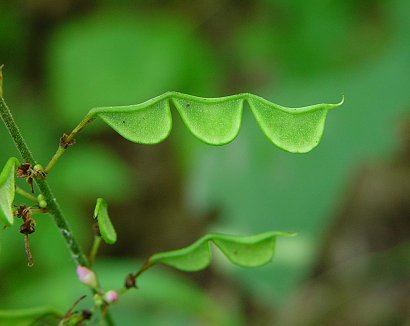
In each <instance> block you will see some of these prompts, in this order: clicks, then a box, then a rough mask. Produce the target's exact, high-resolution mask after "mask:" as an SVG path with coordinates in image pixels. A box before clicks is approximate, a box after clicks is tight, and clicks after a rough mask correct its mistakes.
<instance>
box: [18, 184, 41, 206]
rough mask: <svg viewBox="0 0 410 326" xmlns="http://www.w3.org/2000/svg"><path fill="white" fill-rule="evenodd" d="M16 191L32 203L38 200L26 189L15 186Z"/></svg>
mask: <svg viewBox="0 0 410 326" xmlns="http://www.w3.org/2000/svg"><path fill="white" fill-rule="evenodd" d="M16 193H18V194H19V195H21V196H23V197H25V198H27V199H30V200H31V201H32V202H34V203H38V200H37V198H36V197H35V196H33V195H32V194H30V193H28V192H27V191H25V190H23V189H21V188H20V187H16Z"/></svg>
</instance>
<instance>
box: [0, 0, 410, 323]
mask: <svg viewBox="0 0 410 326" xmlns="http://www.w3.org/2000/svg"><path fill="white" fill-rule="evenodd" d="M409 12H410V2H409V1H407V0H390V1H387V0H385V1H383V0H378V1H370V0H356V1H353V0H343V1H342V0H327V1H324V0H322V1H320V0H316V1H283V0H257V1H249V0H240V1H233V0H231V1H229V0H199V1H143V0H140V1H131V0H124V1H113V0H85V1H78V2H77V1H69V0H37V1H33V0H20V1H18V0H13V1H2V2H1V3H0V63H4V64H5V70H4V75H5V76H4V78H5V81H4V97H5V99H6V101H7V102H8V104H9V105H10V107H11V109H12V110H13V113H14V114H15V117H16V120H17V122H18V123H19V125H20V126H21V129H22V131H23V134H24V135H25V137H26V140H27V141H28V143H29V145H30V146H31V148H32V150H33V152H34V155H35V157H36V158H37V160H38V161H40V162H42V163H44V164H46V162H48V160H49V159H50V158H51V155H52V154H53V153H54V151H55V150H56V148H57V145H58V139H59V137H60V136H61V134H62V133H63V132H64V131H70V130H71V129H72V128H73V127H74V126H75V125H76V124H77V123H78V122H79V121H80V120H81V119H82V118H83V116H84V115H85V114H86V113H87V112H88V110H89V109H90V108H92V107H96V106H110V105H126V104H135V103H139V102H142V101H145V100H147V99H149V98H150V97H153V96H156V95H159V94H161V93H163V92H165V91H168V90H175V91H180V92H184V93H189V94H193V95H198V96H204V97H216V96H223V95H229V94H233V93H238V92H243V91H247V92H252V93H255V94H258V95H261V96H263V97H265V98H267V99H269V100H271V101H273V102H275V103H278V104H281V105H284V106H291V107H292V106H304V105H309V104H314V103H322V102H325V103H326V102H327V103H336V102H338V101H339V100H340V99H341V97H342V95H344V96H345V104H344V105H343V107H342V108H341V109H339V110H335V111H332V112H330V114H329V116H328V120H327V125H326V129H325V134H324V138H323V140H322V143H321V145H320V146H319V147H318V148H316V149H315V150H314V151H313V152H311V153H309V154H306V155H293V154H289V153H285V152H282V151H280V150H279V149H277V148H275V147H273V146H272V145H271V144H270V143H269V142H268V141H267V140H266V139H265V138H264V136H263V135H262V133H261V132H260V130H259V128H258V127H257V126H256V124H255V121H254V118H253V117H252V116H251V114H250V112H249V111H248V110H245V111H244V118H243V125H242V128H241V132H240V134H239V136H238V137H237V139H236V140H235V141H234V142H233V143H231V144H229V145H227V146H224V147H209V146H207V145H204V144H202V143H200V142H199V141H198V140H196V139H195V138H194V137H193V136H191V134H190V133H189V131H188V130H187V129H186V128H185V127H184V126H183V124H182V123H181V121H180V118H179V116H178V115H177V114H174V117H173V119H174V128H173V131H172V133H171V136H170V137H169V138H168V139H167V140H166V141H165V142H164V143H162V144H160V145H157V146H153V147H149V146H142V145H135V144H132V143H128V142H126V141H125V140H123V139H122V138H120V137H119V136H118V135H117V134H115V132H113V131H112V130H110V129H109V128H106V127H104V126H103V125H102V124H100V123H99V122H95V123H94V124H93V126H91V127H89V128H87V129H86V130H85V131H84V132H83V133H82V134H81V135H80V136H79V137H78V139H77V145H75V146H74V147H73V148H72V149H70V150H69V151H68V152H67V153H66V154H65V156H64V157H63V159H62V160H61V161H60V162H59V163H58V165H57V166H56V167H55V170H54V171H53V173H52V174H50V176H49V180H50V182H51V184H52V186H53V187H54V190H55V193H56V196H57V198H58V199H59V201H60V202H61V204H62V207H63V209H64V211H65V212H66V214H67V216H68V217H69V220H70V223H71V225H72V227H73V228H74V230H75V232H76V234H77V235H78V237H79V239H80V241H81V243H82V245H83V247H84V248H85V249H87V250H88V248H89V247H90V245H91V240H92V235H93V231H92V228H91V224H92V211H93V206H94V205H95V200H96V197H103V198H105V199H106V200H107V201H108V203H109V204H110V214H111V217H112V219H113V222H114V224H115V226H116V228H117V232H118V235H119V241H118V243H117V245H115V246H113V247H108V246H104V247H103V248H102V250H101V255H100V257H99V258H98V262H97V265H96V269H97V271H98V272H99V273H100V274H101V278H102V281H103V285H104V287H105V288H106V289H109V288H110V287H116V288H117V287H120V286H121V285H122V282H123V279H124V276H125V275H126V274H127V273H129V272H131V271H135V270H136V269H138V267H139V266H140V263H141V262H142V260H143V259H144V258H146V257H148V256H149V255H150V254H153V253H154V252H156V251H159V250H161V251H162V250H168V249H174V248H178V247H180V246H184V245H186V244H189V243H191V242H192V241H193V240H195V239H196V238H197V237H199V236H200V235H202V234H204V233H207V232H210V231H215V232H226V233H233V234H253V233H259V232H264V231H267V230H282V231H293V232H297V233H298V236H297V237H295V238H286V239H279V240H278V243H277V255H276V257H275V259H274V262H273V263H272V264H270V265H268V266H265V267H262V268H258V269H255V270H247V269H240V268H237V267H232V266H230V265H229V264H228V263H227V262H226V261H225V260H224V259H222V257H220V256H219V255H216V257H215V260H214V263H213V265H212V267H211V268H210V269H208V270H206V271H204V272H200V273H193V274H182V273H178V272H175V271H172V270H170V269H167V268H160V267H156V268H155V269H154V270H151V271H149V272H147V273H146V275H143V276H142V277H141V279H140V284H139V285H140V290H138V291H134V292H131V293H129V294H127V295H126V296H125V297H124V298H122V299H121V302H119V303H118V304H117V305H114V306H113V309H112V310H113V317H114V320H115V321H117V322H118V324H119V325H136V324H140V325H347V324H351V325H352V324H354V325H404V324H405V323H406V322H407V323H410V320H409V317H408V315H406V312H407V313H408V310H407V308H406V307H408V304H409V302H408V286H409V284H410V283H409V275H410V266H409V255H410V243H409V238H410V237H409V236H410V223H409V218H410V110H409V109H410V19H409V17H408V13H409ZM12 155H14V156H17V157H18V154H17V152H16V150H15V149H14V147H13V144H12V142H11V140H10V139H9V137H8V135H7V132H6V131H5V128H3V127H0V163H1V164H2V165H3V164H4V163H5V162H6V160H7V158H8V157H9V156H12ZM21 185H22V186H23V183H22V184H21ZM17 200H18V201H19V202H24V200H23V199H22V198H17ZM36 221H37V230H36V232H35V233H34V234H33V235H31V236H30V244H31V247H32V252H33V255H34V260H35V266H34V267H33V268H27V266H26V265H27V264H26V257H25V255H24V246H23V237H22V235H21V234H19V233H18V225H15V226H14V227H12V228H9V229H7V230H2V231H1V233H0V279H1V280H2V282H1V283H0V293H1V298H0V307H1V308H2V309H5V308H24V307H33V306H38V305H51V306H53V307H55V308H56V309H58V310H60V311H61V312H64V311H66V310H67V309H68V307H69V306H70V305H71V304H72V303H73V302H74V301H75V300H76V299H77V298H78V297H79V296H80V295H82V294H86V293H87V289H86V288H85V287H84V286H82V285H81V284H78V281H77V280H76V276H75V273H74V265H73V263H72V262H71V261H70V257H69V254H68V252H67V250H66V247H65V244H64V242H63V240H62V238H61V236H60V234H59V232H58V231H57V229H56V227H55V226H54V224H53V222H52V220H51V218H50V217H49V216H37V217H36ZM17 224H18V223H17ZM406 291H407V292H406ZM88 303H89V302H88ZM83 306H87V301H85V302H84V303H83ZM406 318H407V319H406Z"/></svg>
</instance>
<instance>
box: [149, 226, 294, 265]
mask: <svg viewBox="0 0 410 326" xmlns="http://www.w3.org/2000/svg"><path fill="white" fill-rule="evenodd" d="M292 235H293V234H291V233H286V232H266V233H261V234H257V235H254V236H231V235H222V234H208V235H205V236H204V237H202V238H200V239H199V240H197V241H196V242H194V243H193V244H192V245H190V246H188V247H185V248H182V249H178V250H173V251H167V252H161V253H157V254H155V255H153V256H151V258H150V259H149V264H150V265H153V264H157V263H161V264H164V265H168V266H171V267H174V268H176V269H179V270H182V271H186V272H193V271H199V270H201V269H204V268H206V267H207V266H208V265H209V264H210V262H211V259H212V255H211V251H210V248H209V244H210V243H214V244H215V245H216V246H217V247H218V248H219V249H220V250H221V251H222V252H223V254H224V255H225V256H226V257H227V258H228V259H229V260H230V261H231V262H232V263H233V264H235V265H238V266H242V267H257V266H262V265H265V264H267V263H268V262H270V261H271V260H272V257H273V255H274V253H275V243H276V237H278V236H292Z"/></svg>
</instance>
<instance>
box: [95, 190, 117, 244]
mask: <svg viewBox="0 0 410 326" xmlns="http://www.w3.org/2000/svg"><path fill="white" fill-rule="evenodd" d="M94 218H95V219H97V222H98V227H99V229H100V233H101V237H102V238H103V240H104V241H105V242H106V243H108V244H114V243H115V242H116V241H117V233H116V232H115V229H114V226H113V225H112V223H111V220H110V217H109V216H108V211H107V202H106V201H105V200H104V199H102V198H98V199H97V204H96V205H95V209H94Z"/></svg>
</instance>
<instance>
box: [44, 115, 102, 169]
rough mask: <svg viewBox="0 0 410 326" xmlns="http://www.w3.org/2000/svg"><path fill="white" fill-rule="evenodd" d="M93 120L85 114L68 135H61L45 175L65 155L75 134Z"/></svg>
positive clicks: (72, 142) (73, 141)
mask: <svg viewBox="0 0 410 326" xmlns="http://www.w3.org/2000/svg"><path fill="white" fill-rule="evenodd" d="M93 120H94V118H93V117H92V116H91V115H89V114H87V115H86V116H85V118H84V119H83V120H82V121H81V122H80V123H79V124H78V125H77V126H76V127H75V128H74V129H73V131H72V132H71V133H70V134H69V135H66V134H64V135H63V137H62V138H61V139H60V145H59V146H58V149H57V151H56V152H55V154H54V155H53V157H52V158H51V160H50V162H48V164H47V166H46V168H45V170H44V172H45V173H49V172H50V170H51V169H52V168H53V166H54V165H55V164H56V163H57V161H58V159H59V158H60V157H61V155H63V154H64V153H65V151H66V150H67V148H68V147H69V146H71V145H73V144H74V143H75V137H76V136H77V134H78V133H79V132H80V131H81V130H83V128H84V127H85V126H87V125H88V124H89V123H90V122H92V121H93Z"/></svg>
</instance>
